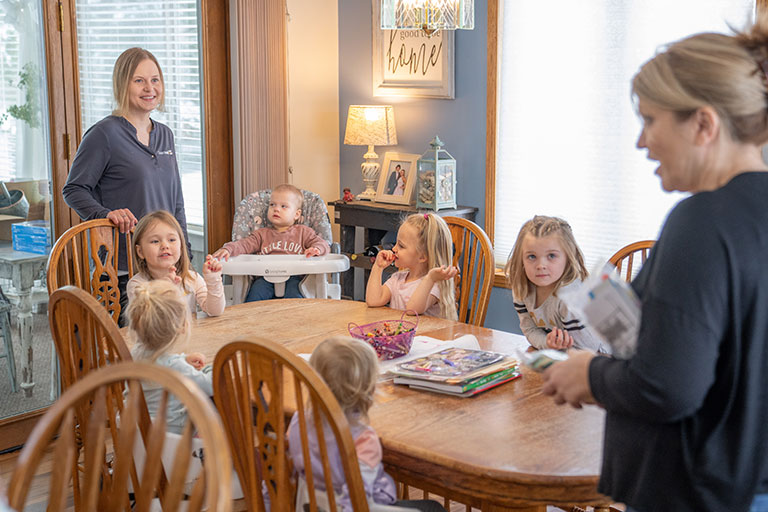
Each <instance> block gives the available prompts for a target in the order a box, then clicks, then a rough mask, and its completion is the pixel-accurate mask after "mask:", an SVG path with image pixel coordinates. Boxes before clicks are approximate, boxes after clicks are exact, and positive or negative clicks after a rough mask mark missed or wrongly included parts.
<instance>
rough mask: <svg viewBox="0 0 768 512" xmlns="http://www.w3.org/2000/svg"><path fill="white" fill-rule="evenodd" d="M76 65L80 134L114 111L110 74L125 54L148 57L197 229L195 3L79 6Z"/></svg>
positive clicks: (200, 212) (115, 1) (108, 1)
mask: <svg viewBox="0 0 768 512" xmlns="http://www.w3.org/2000/svg"><path fill="white" fill-rule="evenodd" d="M76 8H77V38H78V64H79V68H80V69H79V72H80V105H81V109H82V117H83V131H85V130H87V129H88V128H89V127H90V126H91V125H93V124H94V123H96V122H97V121H99V120H101V119H102V118H103V117H105V116H107V115H109V114H110V113H111V112H112V110H113V109H114V107H115V102H114V99H113V95H112V68H113V67H114V64H115V60H116V59H117V57H118V56H119V55H120V54H121V53H122V52H123V51H124V50H126V49H128V48H131V47H134V46H138V47H141V48H145V49H147V50H149V51H150V52H152V53H153V54H154V55H155V57H156V58H157V60H158V62H159V63H160V67H161V68H162V70H163V77H164V79H165V112H157V111H156V112H153V113H152V118H153V119H156V120H157V121H160V122H162V123H164V124H167V125H168V126H169V127H170V128H171V130H173V135H174V139H175V141H176V159H177V161H178V164H179V172H180V173H181V180H182V188H183V191H184V205H185V209H186V215H187V223H188V224H190V225H199V226H202V225H203V220H204V197H205V196H204V188H203V183H204V181H203V172H204V169H203V165H204V164H203V141H202V130H203V126H202V119H203V116H202V101H201V100H202V93H201V76H200V46H199V10H198V1H197V0H162V1H154V0H153V1H142V0H77V2H76Z"/></svg>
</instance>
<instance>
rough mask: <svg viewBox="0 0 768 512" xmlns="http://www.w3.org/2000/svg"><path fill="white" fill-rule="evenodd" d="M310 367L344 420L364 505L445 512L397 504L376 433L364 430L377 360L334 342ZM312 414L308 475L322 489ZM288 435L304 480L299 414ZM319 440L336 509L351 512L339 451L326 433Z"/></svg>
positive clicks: (431, 505) (346, 342)
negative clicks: (365, 500) (360, 479)
mask: <svg viewBox="0 0 768 512" xmlns="http://www.w3.org/2000/svg"><path fill="white" fill-rule="evenodd" d="M309 364H310V366H312V368H314V369H315V371H317V373H318V374H320V376H321V377H322V378H323V380H324V381H325V383H326V384H328V387H329V388H330V389H331V392H333V396H334V397H336V400H337V401H338V402H339V405H340V406H341V409H342V410H343V411H344V415H345V416H346V417H347V421H348V422H349V427H350V431H351V434H352V439H353V440H354V443H355V451H356V452H357V460H358V463H359V465H360V473H361V475H362V477H363V485H364V487H365V494H366V495H367V496H368V499H369V500H373V501H374V502H375V503H379V504H382V505H396V506H400V507H406V508H413V509H417V510H422V511H425V512H438V511H443V512H444V511H445V509H444V508H443V507H442V506H440V505H439V504H438V503H437V502H434V501H431V500H410V501H397V492H396V488H395V482H394V481H393V480H392V477H391V476H389V475H388V474H387V473H385V472H384V467H383V465H382V463H381V458H382V451H381V442H380V441H379V436H378V435H377V434H376V431H375V430H374V429H373V427H371V426H370V425H369V424H368V410H369V409H370V407H371V405H373V395H374V392H375V390H376V381H377V380H378V377H379V366H378V359H377V358H376V352H374V350H373V348H372V347H371V346H370V345H368V344H367V343H365V342H362V341H360V340H355V339H353V338H347V337H343V336H337V337H333V338H329V339H327V340H325V341H323V342H322V343H320V344H319V345H318V346H317V348H315V350H314V351H313V352H312V356H311V357H310V359H309ZM312 414H313V411H311V410H309V411H307V413H306V416H305V421H306V425H307V429H306V430H307V438H308V441H309V451H310V454H311V455H310V458H311V460H312V474H313V476H314V482H315V485H316V486H317V487H318V488H320V489H324V483H325V480H324V477H323V475H324V472H323V466H322V459H321V458H320V453H321V452H320V446H319V443H318V440H317V432H316V430H315V427H314V425H315V423H314V420H313V419H312ZM287 435H288V446H289V453H290V456H291V460H292V461H293V467H294V468H295V469H296V471H297V472H298V473H299V474H300V475H301V476H304V475H305V464H304V456H303V455H302V445H301V430H300V427H299V413H298V412H296V413H294V414H293V418H291V422H290V425H289V426H288V434H287ZM324 437H325V441H326V446H327V452H326V453H327V454H328V459H329V463H330V464H329V465H330V469H331V473H332V478H331V480H332V481H333V486H334V490H335V492H336V494H337V495H340V498H339V500H338V505H339V507H340V509H341V510H343V511H344V512H347V511H351V503H350V501H349V495H348V494H347V490H346V489H347V488H346V485H345V483H346V478H345V476H344V468H343V466H342V463H341V459H340V455H339V449H338V446H336V444H335V442H334V437H333V436H332V435H330V434H329V433H328V432H325V433H324Z"/></svg>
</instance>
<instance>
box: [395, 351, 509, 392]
mask: <svg viewBox="0 0 768 512" xmlns="http://www.w3.org/2000/svg"><path fill="white" fill-rule="evenodd" d="M390 372H391V373H393V374H394V375H395V379H394V382H395V384H407V385H408V386H410V387H412V388H414V389H424V390H427V391H436V392H438V393H446V394H449V395H454V396H472V395H476V394H478V393H480V392H482V391H485V390H486V389H491V388H493V387H496V386H498V385H500V384H504V383H505V382H509V381H510V380H512V379H516V378H517V377H519V376H520V372H519V368H518V362H517V360H516V359H514V358H513V357H511V356H507V355H504V354H499V353H497V352H488V351H486V350H473V349H467V348H456V347H453V348H446V349H443V350H440V351H438V352H433V353H432V354H428V355H426V356H423V357H419V358H416V359H411V360H410V361H405V362H402V363H400V364H398V365H397V366H395V367H394V368H393V369H391V370H390Z"/></svg>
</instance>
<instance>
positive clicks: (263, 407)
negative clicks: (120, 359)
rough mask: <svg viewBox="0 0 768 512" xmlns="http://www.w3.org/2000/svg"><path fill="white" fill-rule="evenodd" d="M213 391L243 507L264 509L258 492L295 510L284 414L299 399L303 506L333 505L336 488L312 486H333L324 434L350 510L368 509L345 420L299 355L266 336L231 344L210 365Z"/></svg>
mask: <svg viewBox="0 0 768 512" xmlns="http://www.w3.org/2000/svg"><path fill="white" fill-rule="evenodd" d="M213 396H214V400H215V402H216V407H217V408H218V410H219V413H220V414H221V417H222V419H223V421H224V427H225V430H226V432H227V437H228V439H229V446H230V448H231V449H232V453H233V454H234V462H235V470H236V471H237V474H238V475H239V477H240V484H241V486H242V489H243V493H244V495H245V499H246V503H247V506H248V510H254V511H263V510H264V501H265V496H264V495H263V494H262V489H264V490H266V492H267V494H268V496H267V497H266V499H268V500H269V502H270V503H271V507H272V508H271V509H272V510H293V506H294V503H293V499H294V492H295V486H294V484H293V483H292V482H291V480H290V478H289V477H290V474H289V473H290V462H289V458H288V454H287V448H288V447H287V439H286V437H287V436H286V428H287V427H288V417H287V416H286V415H287V414H291V412H292V411H294V410H296V404H304V407H299V408H298V411H299V429H300V430H299V432H300V437H301V442H302V454H303V460H304V461H305V463H304V467H305V473H306V475H305V478H304V479H303V481H302V482H301V483H302V486H303V487H304V488H305V489H306V493H307V502H308V503H307V505H308V506H307V507H305V510H309V511H311V512H317V511H318V510H319V506H320V505H319V504H323V505H325V506H323V507H322V508H321V509H320V510H322V509H325V510H332V511H335V510H337V503H336V496H335V495H334V493H333V492H329V493H324V492H322V491H318V490H317V487H316V484H317V482H319V481H324V486H323V487H324V488H325V489H333V483H332V480H331V478H332V476H331V471H330V469H329V467H330V466H329V464H330V462H329V461H330V458H329V454H328V449H327V447H326V443H325V436H326V435H328V434H329V433H330V435H332V436H333V438H334V439H335V441H336V444H337V446H338V447H339V455H340V459H341V463H342V466H343V469H344V474H345V476H346V482H347V486H348V488H349V498H350V502H351V505H352V508H353V510H355V512H361V511H362V512H368V510H369V504H368V501H367V498H366V495H365V490H364V488H363V481H362V477H361V475H360V468H359V466H358V461H357V453H356V452H355V444H354V442H353V440H352V435H351V433H350V430H349V424H348V423H347V419H346V417H345V416H344V413H343V411H342V410H341V407H340V406H339V404H338V402H337V401H336V398H335V397H334V396H333V393H332V392H331V390H330V389H329V388H328V386H327V385H326V384H325V382H323V380H322V378H320V376H319V375H318V374H317V373H316V372H315V371H314V370H313V369H312V368H311V367H310V366H309V364H308V363H307V362H306V361H304V360H303V359H302V358H301V357H299V356H297V355H294V354H292V353H291V352H290V351H289V350H288V349H287V348H285V347H283V346H282V345H279V344H277V343H274V342H271V341H267V340H260V339H252V340H250V341H235V342H233V343H230V344H228V345H226V346H224V347H223V348H222V349H221V350H219V352H218V353H217V354H216V359H215V361H214V363H213ZM310 410H311V411H313V412H314V414H313V415H312V416H313V421H311V422H310V421H309V418H310V415H308V414H307V411H310ZM323 424H325V425H326V428H325V429H323ZM328 427H329V428H328ZM310 429H314V432H315V435H316V437H317V439H318V442H319V443H320V451H321V458H322V467H323V468H324V471H323V473H324V474H323V475H319V474H313V472H312V463H311V462H310V455H309V453H310V452H309V442H308V432H309V430H310ZM246 447H253V449H246ZM262 482H264V485H263V487H262ZM300 487H301V486H300ZM325 500H327V505H326V504H325V503H323V502H324V501H325ZM376 508H377V507H374V508H371V510H375V509H376ZM387 509H388V510H402V509H401V508H400V507H387Z"/></svg>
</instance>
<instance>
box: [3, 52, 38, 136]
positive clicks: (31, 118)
mask: <svg viewBox="0 0 768 512" xmlns="http://www.w3.org/2000/svg"><path fill="white" fill-rule="evenodd" d="M39 84H40V72H39V71H38V69H37V66H36V65H35V64H34V63H33V62H27V63H26V64H24V66H23V67H22V68H21V71H19V81H18V83H17V84H16V87H18V88H19V89H21V90H22V91H24V100H25V101H24V104H23V105H11V106H10V107H8V109H7V110H6V112H4V113H3V114H2V115H0V125H1V124H3V123H4V122H5V121H6V119H8V116H9V115H10V116H11V117H13V118H15V119H19V120H21V121H24V122H25V123H27V124H28V125H29V126H30V127H31V128H39V127H40V96H39V94H38V88H39Z"/></svg>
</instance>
